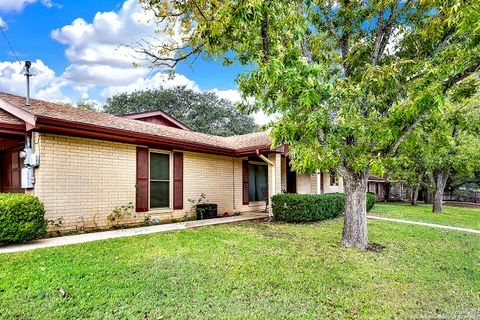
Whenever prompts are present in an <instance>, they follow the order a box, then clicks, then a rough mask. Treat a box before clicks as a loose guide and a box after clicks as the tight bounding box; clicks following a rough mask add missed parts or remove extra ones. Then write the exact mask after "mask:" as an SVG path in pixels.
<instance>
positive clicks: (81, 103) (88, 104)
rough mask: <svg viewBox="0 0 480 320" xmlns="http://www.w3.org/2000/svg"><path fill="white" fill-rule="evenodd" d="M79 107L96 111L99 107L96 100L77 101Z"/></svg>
mask: <svg viewBox="0 0 480 320" xmlns="http://www.w3.org/2000/svg"><path fill="white" fill-rule="evenodd" d="M77 108H79V109H83V110H94V111H96V110H97V109H98V108H97V105H96V104H95V103H94V102H89V101H79V102H77Z"/></svg>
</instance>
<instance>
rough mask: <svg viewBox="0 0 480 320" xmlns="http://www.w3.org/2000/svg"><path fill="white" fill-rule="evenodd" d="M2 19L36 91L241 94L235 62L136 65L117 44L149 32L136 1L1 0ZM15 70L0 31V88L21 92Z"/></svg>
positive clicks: (86, 95) (52, 94)
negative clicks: (178, 89)
mask: <svg viewBox="0 0 480 320" xmlns="http://www.w3.org/2000/svg"><path fill="white" fill-rule="evenodd" d="M0 18H1V19H0V24H1V25H2V27H3V29H4V30H5V34H6V36H7V37H8V39H9V40H10V42H11V44H12V46H13V48H14V49H15V51H16V52H17V54H18V56H19V59H20V60H22V61H24V60H31V61H33V62H34V67H35V69H36V70H37V73H38V75H37V76H36V77H35V78H34V79H33V80H32V92H33V96H34V97H35V98H39V99H45V100H54V101H65V102H70V103H73V104H74V103H76V102H77V101H80V100H91V101H95V102H97V103H100V104H101V103H103V101H105V99H106V98H108V97H109V96H111V95H112V94H116V93H119V92H123V91H132V90H135V89H144V88H155V87H159V86H165V87H170V86H175V85H186V86H188V87H191V88H193V89H194V90H202V91H205V90H215V91H217V92H218V94H219V95H220V96H222V97H224V98H227V99H230V100H232V101H237V100H238V99H239V95H238V92H237V91H236V85H235V81H234V80H235V78H236V75H237V74H238V72H240V71H241V68H240V67H239V66H235V65H234V66H232V67H224V66H221V65H220V63H218V62H206V61H202V60H197V61H196V63H195V64H194V65H193V67H189V66H187V65H180V66H179V67H178V68H177V74H176V76H175V78H174V79H169V78H168V76H167V74H166V72H165V71H163V72H162V71H155V72H150V70H149V69H148V68H142V67H140V68H134V67H133V62H134V61H135V57H134V55H133V52H131V51H129V50H128V49H127V48H126V47H122V48H120V49H119V46H121V45H122V44H126V43H130V42H133V41H134V40H135V39H140V38H143V37H148V36H151V35H152V34H153V31H154V25H153V24H152V23H151V22H150V21H149V20H148V16H147V15H146V14H145V13H144V12H143V11H142V9H141V8H140V6H139V5H138V3H137V0H123V1H119V0H102V1H98V0H82V1H78V0H0ZM20 70H21V66H20V65H19V64H18V62H16V59H15V57H14V56H13V54H12V52H11V50H10V48H9V47H8V45H7V43H6V41H5V39H4V38H3V37H1V38H0V91H6V92H10V93H15V94H20V95H23V94H24V91H25V89H24V77H23V76H22V75H20V74H19V73H20ZM259 122H261V121H259Z"/></svg>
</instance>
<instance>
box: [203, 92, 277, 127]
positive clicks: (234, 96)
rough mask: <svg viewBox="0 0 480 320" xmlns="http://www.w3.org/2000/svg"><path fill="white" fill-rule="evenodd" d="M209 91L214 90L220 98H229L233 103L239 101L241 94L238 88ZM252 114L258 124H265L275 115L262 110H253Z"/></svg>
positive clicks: (249, 100) (250, 100)
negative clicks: (269, 114)
mask: <svg viewBox="0 0 480 320" xmlns="http://www.w3.org/2000/svg"><path fill="white" fill-rule="evenodd" d="M210 91H212V92H215V93H216V94H217V95H218V96H219V97H220V98H222V99H225V100H230V101H231V102H233V103H239V102H241V101H242V95H241V94H240V92H238V90H235V89H227V90H219V89H213V90H210ZM247 102H253V100H252V99H250V98H249V99H247ZM252 116H253V119H254V120H255V123H256V124H258V125H264V124H267V123H268V122H270V121H271V120H274V119H275V116H268V115H266V114H265V113H264V112H263V111H257V112H254V113H253V114H252Z"/></svg>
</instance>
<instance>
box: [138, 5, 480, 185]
mask: <svg viewBox="0 0 480 320" xmlns="http://www.w3.org/2000/svg"><path fill="white" fill-rule="evenodd" d="M141 2H142V3H143V4H144V6H145V7H146V8H147V9H149V10H154V11H155V13H156V17H157V19H158V20H159V21H161V22H162V24H161V26H162V27H161V28H160V29H161V30H160V31H161V32H162V31H163V32H164V33H166V34H169V35H171V34H175V32H179V33H180V34H181V37H177V38H172V41H170V42H167V44H166V45H162V46H161V47H158V46H157V47H155V46H153V47H152V48H150V49H151V50H150V51H151V52H152V53H154V55H153V56H154V57H156V58H158V57H160V58H159V59H157V60H156V61H155V63H156V64H158V65H163V66H172V65H170V64H169V62H172V60H178V61H181V60H183V59H187V58H190V57H197V56H203V57H204V58H206V59H221V60H222V61H223V62H224V63H225V64H227V65H229V64H231V63H233V62H237V63H240V64H241V65H245V66H247V68H245V69H244V70H245V71H244V72H243V73H241V74H240V75H239V77H238V79H237V82H238V84H239V87H240V90H241V92H242V93H243V95H244V97H253V98H255V101H256V104H255V105H253V106H252V105H246V106H245V107H244V109H245V110H249V111H254V110H258V109H262V110H263V111H264V112H265V113H267V114H276V115H278V116H279V117H278V120H277V121H276V122H275V123H272V124H271V125H270V127H271V129H272V131H271V132H272V136H273V138H274V142H275V144H277V145H279V144H287V145H288V146H289V150H290V157H291V159H292V165H293V168H294V169H295V170H297V171H298V172H312V171H315V170H317V169H321V170H329V169H337V168H338V167H345V168H346V169H347V170H349V171H350V172H352V171H355V172H357V173H358V172H361V171H364V172H366V171H368V170H370V171H371V172H372V173H376V174H379V175H381V174H382V173H383V171H384V170H385V166H386V163H387V162H388V161H389V159H390V158H391V157H393V156H394V153H395V149H396V147H397V145H398V142H401V141H402V140H403V139H404V137H405V135H406V134H408V133H409V132H410V131H411V130H414V129H415V127H416V125H417V122H418V121H419V120H420V119H424V118H425V117H428V116H430V115H432V114H435V113H436V112H438V111H441V110H442V109H443V108H444V107H445V102H446V101H448V99H452V100H455V101H459V100H463V99H470V98H471V97H473V96H474V95H475V92H476V91H478V85H477V86H475V81H473V79H475V78H478V73H477V72H475V71H478V69H479V67H480V58H479V56H480V28H479V27H478V23H476V21H479V20H480V13H479V12H480V3H479V2H478V1H473V2H472V1H466V0H456V1H440V0H434V1H382V2H380V1H344V2H343V1H340V2H336V4H335V6H333V5H332V1H327V0H322V1H304V0H299V1H273V2H265V1H257V0H246V1H242V2H238V1H234V0H227V1H213V2H212V1H210V0H199V1H195V2H191V1H176V2H173V3H172V2H169V1H158V0H142V1H141ZM162 44H163V42H162ZM178 48H179V49H178ZM147 51H148V50H147ZM172 55H173V58H172ZM162 58H163V59H162ZM463 80H465V81H463ZM437 114H438V113H437Z"/></svg>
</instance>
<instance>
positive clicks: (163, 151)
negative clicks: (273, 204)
mask: <svg viewBox="0 0 480 320" xmlns="http://www.w3.org/2000/svg"><path fill="white" fill-rule="evenodd" d="M151 153H160V154H168V164H169V170H170V173H169V178H170V179H169V189H170V190H169V195H168V207H163V208H151V207H150V181H151V180H150V154H151ZM172 155H173V152H172V151H166V150H158V149H150V148H149V149H148V211H152V210H155V211H160V210H164V211H171V210H173V205H172V203H173V160H172V159H173V157H172Z"/></svg>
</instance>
